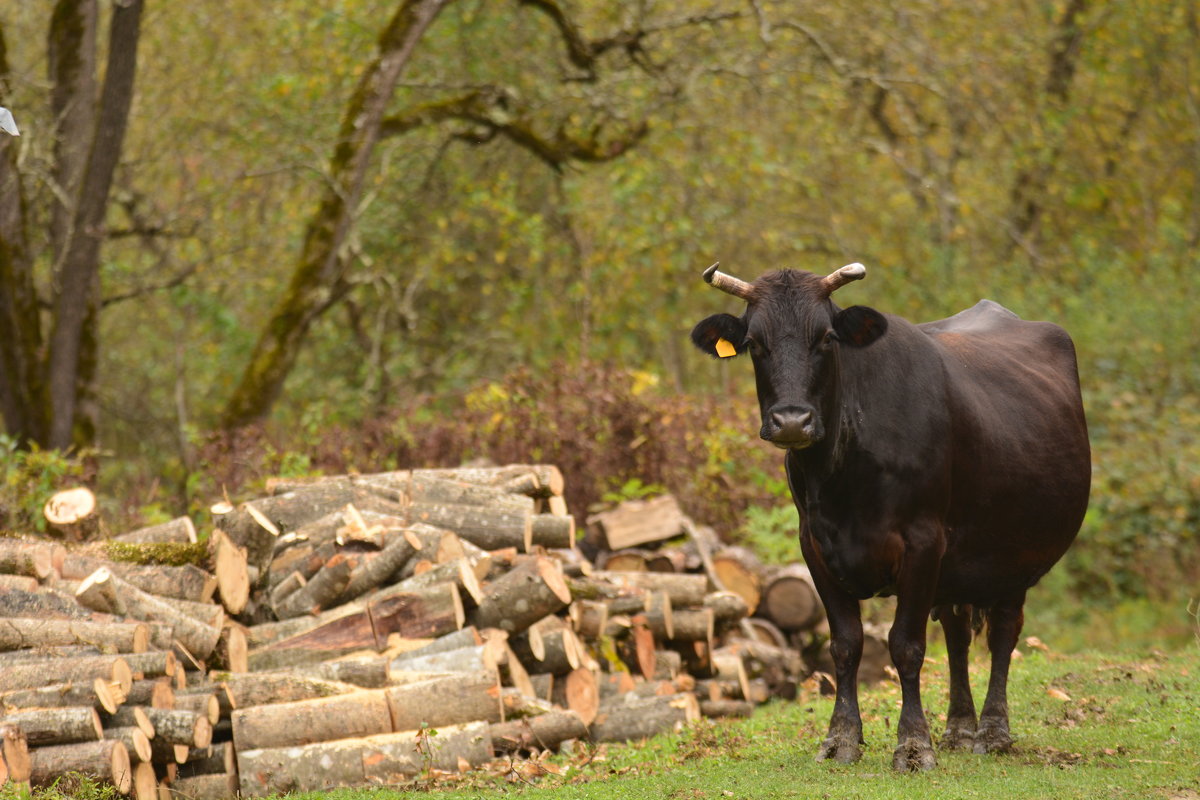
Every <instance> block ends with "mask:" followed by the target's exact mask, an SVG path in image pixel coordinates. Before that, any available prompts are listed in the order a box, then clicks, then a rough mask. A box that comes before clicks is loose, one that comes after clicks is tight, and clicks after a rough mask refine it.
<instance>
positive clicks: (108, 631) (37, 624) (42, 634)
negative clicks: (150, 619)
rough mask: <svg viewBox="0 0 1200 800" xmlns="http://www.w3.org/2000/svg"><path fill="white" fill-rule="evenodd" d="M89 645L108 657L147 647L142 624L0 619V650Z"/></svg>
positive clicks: (140, 650)
mask: <svg viewBox="0 0 1200 800" xmlns="http://www.w3.org/2000/svg"><path fill="white" fill-rule="evenodd" d="M74 644H89V645H95V646H96V647H98V648H100V650H101V651H104V652H109V653H113V652H116V653H141V652H144V651H145V650H146V649H147V648H148V647H149V645H150V629H149V628H148V627H147V626H146V625H145V624H144V623H138V622H130V623H121V622H85V621H82V620H80V621H76V620H58V619H29V618H26V617H7V618H0V650H18V649H21V648H35V647H36V648H45V647H59V646H62V645H74Z"/></svg>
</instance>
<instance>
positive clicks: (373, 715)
mask: <svg viewBox="0 0 1200 800" xmlns="http://www.w3.org/2000/svg"><path fill="white" fill-rule="evenodd" d="M386 692H387V690H386V689H376V690H371V689H364V690H361V691H356V692H351V693H349V694H342V695H336V696H334V697H325V698H320V699H316V700H298V701H295V702H291V703H274V704H272V705H261V706H252V707H250V708H239V709H237V710H236V711H234V712H233V716H232V720H233V743H234V746H235V747H236V748H237V750H238V752H242V751H245V750H256V749H259V748H263V747H293V746H295V745H303V744H310V743H312V742H327V741H331V740H333V739H349V738H352V737H360V736H370V735H372V734H377V733H391V732H392V730H394V729H393V727H392V715H391V711H389V710H388V697H387V694H386Z"/></svg>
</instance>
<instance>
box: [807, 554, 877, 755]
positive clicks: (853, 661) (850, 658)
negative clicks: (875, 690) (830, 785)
mask: <svg viewBox="0 0 1200 800" xmlns="http://www.w3.org/2000/svg"><path fill="white" fill-rule="evenodd" d="M800 549H801V551H802V552H803V553H804V560H805V562H806V563H807V564H808V568H809V571H810V573H811V574H812V578H813V583H814V584H815V585H816V587H817V593H818V594H819V595H820V596H821V602H822V603H824V605H825V615H826V617H827V618H828V620H829V633H830V642H829V652H830V655H831V656H832V657H833V669H834V678H835V679H836V680H837V693H836V696H835V698H834V706H833V716H832V717H831V718H830V720H829V733H828V734H827V735H826V737H825V741H824V742H822V743H821V747H820V749H819V750H818V751H817V761H825V760H827V759H833V760H834V761H837V762H838V763H841V764H853V763H854V762H855V761H858V760H859V759H860V758H862V746H863V735H862V715H861V714H860V713H859V709H858V665H859V662H860V661H861V660H862V651H863V626H862V609H861V606H860V605H859V602H858V599H857V598H855V597H852V596H851V595H849V594H846V593H845V592H844V591H842V590H841V589H840V588H839V587H838V586H837V585H836V583H835V582H834V581H833V579H832V577H831V576H830V574H829V570H828V568H827V567H826V566H825V562H824V560H823V559H822V558H821V555H820V553H819V552H817V551H816V549H815V548H814V547H813V546H812V543H811V541H810V540H809V537H807V536H804V535H802V536H801V537H800Z"/></svg>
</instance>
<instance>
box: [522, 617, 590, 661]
mask: <svg viewBox="0 0 1200 800" xmlns="http://www.w3.org/2000/svg"><path fill="white" fill-rule="evenodd" d="M550 620H553V622H550ZM526 633H527V636H525V637H517V638H516V639H514V640H513V644H512V647H513V652H514V653H516V655H517V657H518V658H520V659H521V663H523V664H524V665H525V667H526V668H527V669H529V670H530V671H531V672H548V673H551V674H553V675H563V674H565V673H567V672H570V671H571V670H573V669H578V668H579V665H580V663H581V662H582V658H581V651H582V649H583V646H582V644H580V642H579V639H578V637H576V635H575V632H574V631H573V630H572V629H571V628H568V627H566V626H565V624H564V623H563V621H562V620H561V619H560V618H559V617H548V618H546V619H545V620H543V621H541V622H538V623H536V624H534V625H533V626H531V627H530V628H529V630H528V631H527V632H526Z"/></svg>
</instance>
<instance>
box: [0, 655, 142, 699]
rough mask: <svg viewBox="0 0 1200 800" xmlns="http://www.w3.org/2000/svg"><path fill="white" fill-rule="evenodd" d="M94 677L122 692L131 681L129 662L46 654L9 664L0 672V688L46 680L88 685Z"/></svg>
mask: <svg viewBox="0 0 1200 800" xmlns="http://www.w3.org/2000/svg"><path fill="white" fill-rule="evenodd" d="M96 678H102V679H104V680H105V681H107V682H110V683H113V682H115V683H117V684H119V685H120V687H121V691H122V693H124V692H127V691H129V686H130V684H131V683H132V682H133V678H132V675H131V673H130V670H129V662H128V661H126V660H125V657H124V656H81V657H74V658H48V659H45V660H43V661H38V662H35V663H29V664H13V665H10V666H8V667H5V669H4V672H3V674H0V690H4V691H8V690H10V689H32V688H36V687H38V686H45V685H46V684H50V683H71V682H76V681H82V682H85V683H87V684H89V685H90V683H91V682H92V681H93V680H95V679H96Z"/></svg>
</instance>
